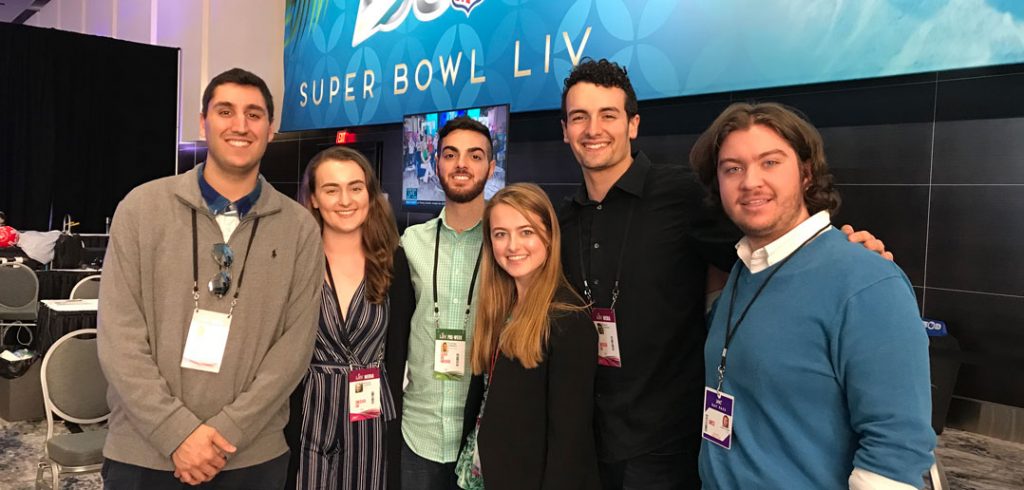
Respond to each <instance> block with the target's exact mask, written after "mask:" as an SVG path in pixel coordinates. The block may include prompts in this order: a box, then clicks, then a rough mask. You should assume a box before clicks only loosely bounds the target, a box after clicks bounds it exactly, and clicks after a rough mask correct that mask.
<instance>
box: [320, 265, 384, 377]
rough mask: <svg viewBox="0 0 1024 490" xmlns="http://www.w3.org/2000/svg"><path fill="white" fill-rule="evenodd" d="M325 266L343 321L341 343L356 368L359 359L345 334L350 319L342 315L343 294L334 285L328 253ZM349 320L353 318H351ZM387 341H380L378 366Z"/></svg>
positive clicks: (339, 318)
mask: <svg viewBox="0 0 1024 490" xmlns="http://www.w3.org/2000/svg"><path fill="white" fill-rule="evenodd" d="M324 266H325V267H326V268H327V281H328V283H329V284H330V285H331V292H333V293H334V309H335V310H336V311H337V312H338V321H339V322H340V323H341V327H342V332H341V343H342V346H344V348H345V350H346V351H347V352H345V355H347V356H348V359H349V365H350V368H351V369H355V366H354V365H352V364H351V363H352V360H353V359H355V360H357V361H358V360H359V359H356V355H355V352H354V351H353V350H352V346H351V345H349V342H348V341H349V339H348V336H347V335H345V334H346V333H348V332H346V330H349V328H348V320H346V319H345V317H343V316H341V302H340V301H339V300H340V299H341V295H340V293H338V288H337V287H336V286H335V285H334V274H332V273H331V259H329V258H327V256H326V255H324ZM349 320H351V318H350V319H349ZM386 343H387V342H385V341H384V340H383V339H382V340H381V343H380V348H378V349H377V360H376V364H377V365H378V366H379V365H380V363H381V361H383V360H384V346H385V344H386Z"/></svg>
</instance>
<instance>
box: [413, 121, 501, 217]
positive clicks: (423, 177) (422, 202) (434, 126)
mask: <svg viewBox="0 0 1024 490" xmlns="http://www.w3.org/2000/svg"><path fill="white" fill-rule="evenodd" d="M508 109H509V106H508V104H503V105H495V106H485V107H472V108H468V109H456V110H452V111H442V112H427V113H423V114H412V115H407V116H405V119H404V122H403V129H402V157H403V158H402V165H403V169H402V203H403V205H404V206H405V207H406V208H413V209H421V210H425V209H429V210H434V209H440V208H441V207H442V206H444V190H442V189H441V183H440V181H439V180H438V178H437V174H436V173H435V170H436V169H437V165H436V163H437V160H436V159H437V132H438V130H440V129H441V128H442V127H444V125H445V123H447V122H448V121H449V120H451V119H454V118H456V117H459V116H469V117H471V118H473V119H476V120H477V121H480V122H481V123H483V124H484V126H487V128H488V129H490V130H491V140H492V141H493V145H494V160H495V168H494V174H493V175H491V178H490V179H487V186H486V187H485V188H484V198H485V199H490V198H491V196H493V195H494V193H495V192H498V189H501V188H502V187H505V170H506V164H507V161H508V160H507V157H506V153H507V149H508V113H509V111H508Z"/></svg>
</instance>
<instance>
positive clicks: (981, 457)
mask: <svg viewBox="0 0 1024 490" xmlns="http://www.w3.org/2000/svg"><path fill="white" fill-rule="evenodd" d="M57 428H58V430H57V432H58V433H66V432H67V429H65V428H64V426H63V424H57ZM45 438H46V421H45V420H43V421H37V422H7V421H5V420H3V419H0V489H4V490H28V489H32V488H35V486H34V485H35V478H36V463H37V462H38V461H39V458H40V457H41V456H42V454H43V440H44V439H45ZM936 452H937V453H938V455H939V459H940V460H941V461H942V464H943V465H945V468H946V477H947V478H948V479H949V486H950V488H951V489H955V490H1020V489H1024V444H1015V443H1012V442H1006V441H1001V440H999V439H993V438H991V437H986V436H982V435H978V434H973V433H970V432H963V431H959V430H955V429H947V430H946V432H945V433H943V434H942V436H941V437H939V448H938V449H937V451H936ZM47 476H48V474H47ZM61 488H63V489H75V490H92V489H99V488H102V485H101V483H100V478H99V475H97V474H92V475H82V476H67V477H64V478H61Z"/></svg>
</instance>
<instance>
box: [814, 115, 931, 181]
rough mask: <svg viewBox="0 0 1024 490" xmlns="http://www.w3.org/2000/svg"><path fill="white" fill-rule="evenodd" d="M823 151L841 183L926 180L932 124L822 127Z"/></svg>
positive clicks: (928, 168) (833, 172)
mask: <svg viewBox="0 0 1024 490" xmlns="http://www.w3.org/2000/svg"><path fill="white" fill-rule="evenodd" d="M821 137H822V138H823V139H824V140H825V155H826V156H827V158H828V166H829V168H830V169H831V170H832V175H834V176H835V177H836V181H838V182H842V183H844V184H927V183H928V178H929V173H930V167H931V153H932V124H930V123H907V124H879V125H871V126H839V127H830V128H822V129H821Z"/></svg>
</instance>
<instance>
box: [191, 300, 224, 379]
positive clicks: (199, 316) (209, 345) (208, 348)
mask: <svg viewBox="0 0 1024 490" xmlns="http://www.w3.org/2000/svg"><path fill="white" fill-rule="evenodd" d="M229 330H231V317H230V316H228V314H227V313H218V312H216V311H209V310H196V311H195V313H193V314H192V323H191V324H190V325H189V326H188V338H187V339H185V352H183V353H182V355H181V367H183V368H188V369H196V370H199V371H206V372H210V373H219V372H220V362H221V360H222V359H223V358H224V348H225V347H226V346H227V344H228V331H229Z"/></svg>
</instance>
